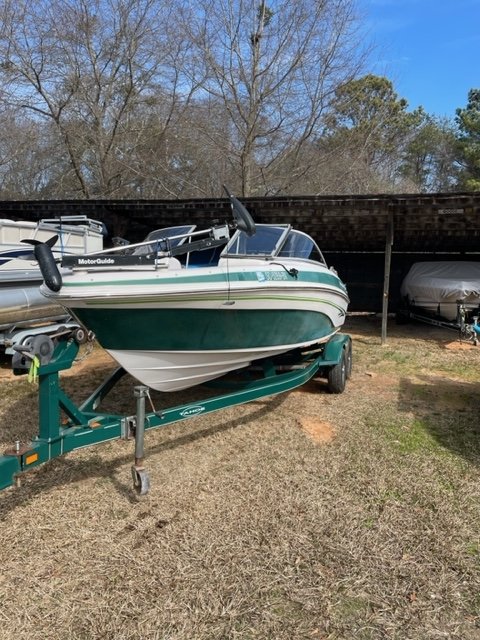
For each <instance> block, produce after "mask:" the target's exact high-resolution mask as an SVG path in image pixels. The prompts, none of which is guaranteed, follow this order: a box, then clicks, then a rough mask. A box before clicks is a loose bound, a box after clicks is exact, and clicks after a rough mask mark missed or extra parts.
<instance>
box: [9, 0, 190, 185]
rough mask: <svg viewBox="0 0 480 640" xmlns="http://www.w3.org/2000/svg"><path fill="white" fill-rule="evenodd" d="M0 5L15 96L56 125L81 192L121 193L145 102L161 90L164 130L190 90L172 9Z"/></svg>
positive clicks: (38, 2)
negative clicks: (181, 70) (182, 71)
mask: <svg viewBox="0 0 480 640" xmlns="http://www.w3.org/2000/svg"><path fill="white" fill-rule="evenodd" d="M0 7H1V10H2V15H1V17H2V27H1V31H0V60H1V68H0V77H1V79H2V80H3V84H4V87H5V90H6V94H5V95H6V99H7V100H8V103H9V104H10V105H13V106H16V107H22V108H23V109H26V110H28V111H29V112H30V113H32V114H35V115H36V117H37V118H39V119H40V120H45V119H47V120H49V121H51V122H52V123H53V124H54V127H55V129H56V132H57V134H58V136H59V137H60V139H61V140H62V142H63V145H64V149H65V151H66V154H67V156H68V162H69V168H70V170H71V172H72V173H73V175H74V177H75V182H76V185H75V187H76V193H77V194H78V195H79V196H80V197H102V196H111V195H114V194H115V195H119V194H120V195H121V194H122V193H123V192H124V186H125V183H128V182H129V181H131V176H130V177H128V176H129V174H131V173H132V166H131V165H130V161H131V159H132V157H134V155H135V151H136V148H137V145H138V143H139V140H141V139H142V138H143V137H144V136H145V132H144V131H143V129H142V126H143V120H142V109H143V108H144V106H145V104H148V103H149V102H152V101H155V100H158V98H159V96H161V97H162V100H163V101H164V102H163V110H162V116H163V121H162V130H163V131H164V130H166V128H167V127H168V125H169V123H170V120H171V118H172V117H173V115H174V114H176V113H177V112H178V108H179V104H180V103H182V104H185V103H187V102H188V99H189V96H190V95H191V91H192V86H193V84H194V80H193V74H192V73H191V69H189V65H188V61H187V60H186V57H187V56H188V50H187V47H186V46H185V44H184V39H182V38H180V39H179V38H178V32H177V31H176V29H175V21H174V19H175V11H174V9H173V7H171V6H169V5H166V4H164V3H159V2H158V1H156V0H3V2H1V3H0ZM180 69H183V70H184V75H182V74H181V73H180V71H179V70H180ZM157 125H158V123H157ZM133 170H134V167H133Z"/></svg>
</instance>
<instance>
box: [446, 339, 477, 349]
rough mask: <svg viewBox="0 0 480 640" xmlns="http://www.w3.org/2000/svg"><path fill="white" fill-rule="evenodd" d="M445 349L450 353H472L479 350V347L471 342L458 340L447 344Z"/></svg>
mask: <svg viewBox="0 0 480 640" xmlns="http://www.w3.org/2000/svg"><path fill="white" fill-rule="evenodd" d="M445 349H449V350H450V351H471V350H472V349H478V346H475V345H474V344H472V343H471V342H460V340H456V341H454V342H447V344H446V345H445Z"/></svg>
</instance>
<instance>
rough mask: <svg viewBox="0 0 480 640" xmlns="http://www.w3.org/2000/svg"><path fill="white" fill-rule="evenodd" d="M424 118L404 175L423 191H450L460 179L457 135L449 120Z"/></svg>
mask: <svg viewBox="0 0 480 640" xmlns="http://www.w3.org/2000/svg"><path fill="white" fill-rule="evenodd" d="M423 116H424V117H423V119H422V121H421V122H420V123H419V126H418V127H417V128H416V131H415V133H414V135H413V137H412V138H411V140H410V142H409V143H408V145H407V147H406V152H405V156H404V159H403V162H402V165H401V168H400V171H401V173H402V175H403V176H404V177H405V178H407V179H408V180H409V181H410V182H411V183H412V184H413V185H416V186H417V188H418V190H419V191H449V190H451V189H452V188H455V186H456V183H457V179H458V158H459V154H460V148H459V143H458V139H457V135H456V131H455V129H454V127H453V125H452V123H451V122H449V121H448V120H440V119H437V118H435V117H433V116H430V115H428V114H423Z"/></svg>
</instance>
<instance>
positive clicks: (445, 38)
mask: <svg viewBox="0 0 480 640" xmlns="http://www.w3.org/2000/svg"><path fill="white" fill-rule="evenodd" d="M357 6H358V8H359V9H360V12H361V13H362V15H363V17H364V19H365V21H366V25H367V29H368V33H369V36H370V38H371V39H372V40H373V42H374V47H375V49H374V51H373V53H372V54H371V57H370V65H369V71H370V73H374V74H375V75H380V76H386V77H387V78H388V79H389V80H391V81H392V82H393V85H394V89H395V91H396V93H397V94H398V96H399V97H400V98H405V99H406V100H407V102H408V105H409V106H408V110H413V109H415V108H417V107H419V106H423V108H424V109H425V111H426V112H427V113H429V114H431V115H435V116H439V117H442V116H447V117H449V118H454V116H455V110H456V109H457V108H458V107H460V108H463V107H465V106H466V105H467V102H468V92H469V90H470V89H477V88H478V89H480V0H436V1H435V0H358V2H357Z"/></svg>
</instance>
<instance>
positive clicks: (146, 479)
mask: <svg viewBox="0 0 480 640" xmlns="http://www.w3.org/2000/svg"><path fill="white" fill-rule="evenodd" d="M132 478H133V488H134V489H135V491H136V492H137V493H138V495H139V496H145V495H146V494H147V493H148V492H149V491H150V476H149V475H148V473H147V471H146V470H145V469H139V468H138V467H135V466H133V467H132Z"/></svg>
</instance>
